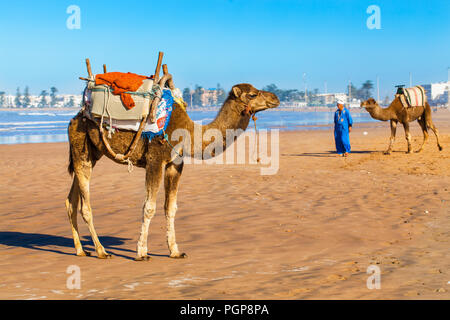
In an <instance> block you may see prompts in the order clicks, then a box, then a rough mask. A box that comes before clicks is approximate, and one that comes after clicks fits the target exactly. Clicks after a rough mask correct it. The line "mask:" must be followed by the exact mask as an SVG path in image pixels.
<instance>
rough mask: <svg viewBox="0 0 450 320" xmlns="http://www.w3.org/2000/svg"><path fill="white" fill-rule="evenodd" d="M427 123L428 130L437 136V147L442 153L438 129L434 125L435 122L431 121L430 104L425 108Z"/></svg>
mask: <svg viewBox="0 0 450 320" xmlns="http://www.w3.org/2000/svg"><path fill="white" fill-rule="evenodd" d="M425 122H426V125H427V127H428V128H430V129H431V130H432V131H433V133H434V135H435V136H436V142H437V146H438V148H439V151H442V149H443V148H442V145H441V143H440V142H439V131H438V129H437V128H436V126H435V125H434V123H433V120H432V119H431V107H430V105H429V104H428V102H427V103H426V107H425Z"/></svg>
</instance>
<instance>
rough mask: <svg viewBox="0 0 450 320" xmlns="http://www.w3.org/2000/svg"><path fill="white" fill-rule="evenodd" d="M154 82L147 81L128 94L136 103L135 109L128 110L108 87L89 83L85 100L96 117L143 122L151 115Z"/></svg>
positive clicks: (119, 97) (118, 96)
mask: <svg viewBox="0 0 450 320" xmlns="http://www.w3.org/2000/svg"><path fill="white" fill-rule="evenodd" d="M152 87H153V80H152V79H145V80H143V82H142V85H141V86H140V87H139V88H138V89H137V90H136V91H134V92H127V93H128V94H130V95H131V97H132V99H133V101H134V107H133V108H131V109H129V108H127V107H126V106H125V105H124V103H123V101H122V99H121V96H120V95H116V94H113V92H112V88H111V87H110V86H108V85H105V84H101V85H96V84H95V82H94V81H89V82H88V85H87V86H86V89H85V93H84V99H85V104H86V105H87V106H88V107H89V111H90V113H91V114H92V115H93V116H94V117H105V118H109V119H115V120H141V119H142V118H144V117H146V116H147V115H148V114H149V110H150V104H151V103H152V100H153V97H154V93H153V92H152Z"/></svg>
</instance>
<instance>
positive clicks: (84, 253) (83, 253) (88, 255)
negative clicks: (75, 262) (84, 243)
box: [77, 250, 91, 257]
mask: <svg viewBox="0 0 450 320" xmlns="http://www.w3.org/2000/svg"><path fill="white" fill-rule="evenodd" d="M90 256H91V253H90V252H88V251H84V250H83V252H81V253H77V257H90Z"/></svg>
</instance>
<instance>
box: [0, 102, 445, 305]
mask: <svg viewBox="0 0 450 320" xmlns="http://www.w3.org/2000/svg"><path fill="white" fill-rule="evenodd" d="M433 118H434V121H435V124H436V126H437V128H438V129H439V130H440V134H441V141H442V144H443V146H444V150H443V151H441V152H439V151H438V148H437V146H436V139H435V137H434V135H433V134H432V132H430V139H429V140H428V143H427V145H426V146H425V149H424V151H423V152H422V153H420V154H406V153H405V151H406V141H405V138H404V132H403V129H402V128H399V129H398V131H397V141H396V143H395V149H394V150H395V152H394V153H393V154H392V155H390V156H386V155H383V153H382V151H383V150H384V149H385V148H386V147H387V144H388V138H389V134H390V130H389V124H388V123H387V122H376V123H363V124H355V126H354V130H353V132H352V133H351V141H352V149H353V153H352V154H351V155H350V157H348V158H338V157H336V156H335V154H334V153H333V151H334V140H333V135H332V130H331V129H326V130H305V131H290V132H280V168H279V171H278V173H277V174H276V175H269V176H262V175H260V168H259V166H258V165H193V164H192V165H187V166H186V168H185V171H184V173H183V177H182V182H181V187H180V190H179V194H178V212H177V218H176V230H177V242H178V245H179V247H180V250H182V251H183V252H186V253H187V254H188V256H189V257H188V258H187V259H184V260H174V259H170V258H169V257H168V249H167V245H166V235H165V217H164V212H163V204H164V200H163V192H160V193H159V195H158V203H157V205H158V209H157V214H156V216H155V217H154V219H153V220H152V224H151V226H150V233H149V234H150V236H149V250H150V254H151V255H152V259H151V260H150V261H148V262H135V261H134V260H133V259H134V257H135V249H136V242H137V239H138V236H139V230H140V223H141V207H142V204H143V201H144V196H145V195H144V175H145V172H144V170H143V169H135V170H134V171H133V172H132V173H131V174H130V173H128V172H127V169H126V166H120V165H118V164H115V163H113V162H112V161H110V160H108V159H106V158H104V159H102V160H101V161H100V162H99V163H98V165H97V166H96V168H95V170H94V173H93V179H92V183H91V199H92V207H93V214H94V222H95V226H96V229H97V232H98V234H99V235H100V240H101V241H102V243H103V245H104V246H105V248H106V250H107V251H108V252H109V253H112V254H113V255H114V257H113V259H111V260H100V259H97V258H96V257H95V254H94V256H92V257H77V256H75V249H74V246H73V241H72V234H71V230H70V225H69V221H68V218H67V214H66V210H65V206H64V201H65V198H66V196H67V194H68V192H69V188H70V185H71V177H70V176H69V174H68V173H67V163H68V143H48V144H23V145H0V154H1V156H0V176H1V180H0V200H1V201H0V299H449V298H450V282H449V281H450V271H449V270H450V268H449V267H450V258H449V255H448V247H449V242H450V219H449V218H450V192H449V188H450V186H449V185H450V183H449V182H450V112H448V111H442V110H441V111H438V112H437V113H433ZM364 132H366V133H367V134H364ZM411 133H412V135H413V147H414V149H416V148H417V147H418V145H419V143H420V142H421V140H422V133H421V131H420V128H419V125H418V124H417V123H413V124H412V125H411ZM78 222H79V226H80V232H81V235H82V241H83V245H84V247H85V249H87V250H89V251H91V252H93V245H92V243H91V240H90V236H89V232H88V229H87V226H86V224H85V223H84V222H83V221H82V219H81V217H79V219H78ZM93 253H95V252H93ZM71 265H77V266H79V267H80V270H81V289H68V288H67V287H66V281H67V278H68V277H69V274H67V273H66V270H67V268H68V267H69V266H71ZM371 265H375V266H378V267H379V268H380V270H381V289H372V290H370V289H368V288H367V285H366V281H367V278H368V277H369V274H367V272H366V271H367V268H368V267H369V266H371Z"/></svg>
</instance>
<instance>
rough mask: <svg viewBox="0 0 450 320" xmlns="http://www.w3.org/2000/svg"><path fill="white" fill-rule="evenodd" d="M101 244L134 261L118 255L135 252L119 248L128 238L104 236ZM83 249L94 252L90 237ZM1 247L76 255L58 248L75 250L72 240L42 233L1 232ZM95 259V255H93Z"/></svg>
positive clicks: (84, 239) (82, 242)
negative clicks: (120, 252)
mask: <svg viewBox="0 0 450 320" xmlns="http://www.w3.org/2000/svg"><path fill="white" fill-rule="evenodd" d="M99 239H100V242H101V243H102V245H103V246H104V247H105V249H106V250H107V251H110V250H114V252H113V255H115V256H119V257H122V258H125V259H130V260H131V259H134V257H129V256H125V255H122V254H118V253H117V252H116V251H122V252H131V253H134V251H133V250H129V249H125V248H120V247H119V246H121V245H124V244H125V243H126V241H127V240H131V239H127V238H119V237H109V236H103V237H99ZM81 244H82V246H83V247H86V249H88V251H94V252H95V250H94V244H93V243H92V241H91V239H90V237H88V236H84V237H83V240H81ZM0 245H5V246H10V247H21V248H27V249H33V250H39V251H46V252H53V253H58V254H64V255H74V253H68V252H64V251H61V250H60V249H59V248H58V247H63V248H70V249H72V250H74V243H73V239H72V238H67V237H61V236H54V235H48V234H40V233H23V232H13V231H0ZM150 255H153V256H166V255H158V254H150ZM93 257H95V255H93Z"/></svg>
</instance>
